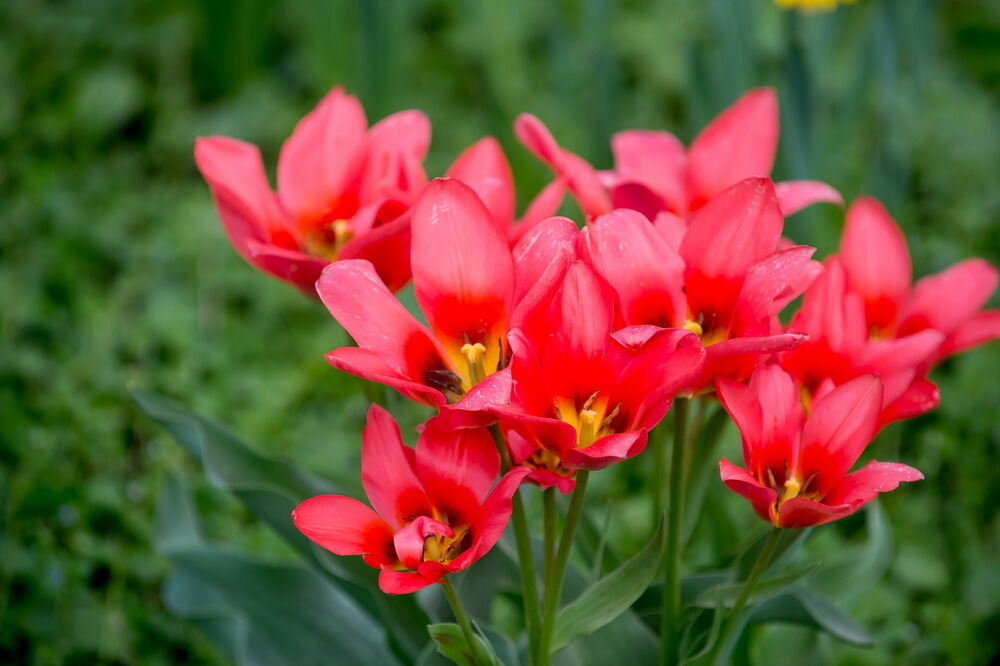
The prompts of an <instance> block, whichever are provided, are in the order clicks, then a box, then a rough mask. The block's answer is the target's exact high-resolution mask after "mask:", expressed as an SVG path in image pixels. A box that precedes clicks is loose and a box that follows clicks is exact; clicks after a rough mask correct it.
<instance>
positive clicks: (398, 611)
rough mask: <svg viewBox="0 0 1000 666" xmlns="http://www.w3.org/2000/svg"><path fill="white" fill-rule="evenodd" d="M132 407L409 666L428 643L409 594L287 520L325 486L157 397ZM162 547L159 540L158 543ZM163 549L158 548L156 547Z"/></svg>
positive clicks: (139, 396) (140, 394)
mask: <svg viewBox="0 0 1000 666" xmlns="http://www.w3.org/2000/svg"><path fill="white" fill-rule="evenodd" d="M132 397H133V399H134V400H135V402H136V404H137V405H138V406H139V408H140V409H142V410H143V411H144V412H145V413H146V414H148V415H149V417H150V418H152V419H153V420H154V421H156V422H157V423H159V424H160V425H162V426H163V427H164V428H166V430H167V431H168V432H169V433H170V434H171V435H172V436H173V437H174V439H175V440H177V442H178V443H180V444H181V446H183V447H184V449H185V450H187V451H188V453H190V454H191V455H192V457H194V458H195V459H196V460H198V461H199V462H200V463H201V464H202V466H203V467H204V469H205V473H206V476H207V477H208V478H209V480H210V481H211V482H212V483H213V485H215V486H217V487H219V488H221V489H223V490H226V491H229V492H231V493H232V494H233V495H234V496H235V497H237V498H238V499H239V500H240V501H241V502H242V503H243V504H244V505H245V506H246V507H247V508H248V509H249V510H250V511H251V512H252V513H253V514H254V515H255V516H256V517H257V518H259V519H261V520H262V521H264V522H265V523H266V524H267V525H268V526H270V527H271V528H272V529H273V530H274V531H275V532H276V533H277V534H278V535H279V536H280V537H281V538H282V539H284V540H285V541H286V542H288V544H289V545H291V546H292V548H293V549H294V550H295V551H296V552H297V553H298V554H299V555H300V556H302V558H303V560H304V561H305V562H306V563H307V564H309V565H311V566H312V567H314V568H315V569H316V570H317V571H318V572H321V573H323V574H325V575H326V576H327V577H328V578H327V579H328V580H329V581H331V582H333V583H334V584H336V585H337V586H338V588H339V589H341V590H342V591H343V592H344V593H346V594H348V595H349V596H350V597H351V598H352V599H353V600H354V602H355V603H357V604H359V605H360V606H361V607H362V608H364V609H365V610H366V611H367V612H368V613H369V614H371V615H373V616H377V617H380V618H381V624H382V626H384V627H385V628H386V630H387V631H388V632H389V635H390V638H391V641H392V643H393V645H394V646H395V648H396V649H397V651H398V652H399V653H400V655H401V656H404V657H405V658H406V659H407V660H409V661H412V660H413V659H415V658H416V656H417V655H418V654H419V653H420V651H421V650H422V649H423V647H424V645H426V644H427V633H426V626H427V624H428V622H429V620H428V617H427V614H426V613H425V612H424V611H423V610H422V609H421V608H420V606H419V605H418V604H417V602H416V600H415V599H414V598H413V597H412V596H411V595H399V596H389V595H385V594H382V593H381V592H379V591H378V589H377V584H376V579H377V575H378V572H377V571H376V570H375V569H373V568H371V567H369V566H367V565H365V564H364V563H363V562H362V561H361V559H360V558H357V557H337V556H335V555H333V554H331V553H329V552H327V551H325V550H323V549H321V548H318V547H316V546H315V544H313V543H312V542H311V541H309V540H308V539H306V538H305V537H304V536H303V535H302V534H301V533H300V532H299V531H298V530H297V529H295V526H294V525H293V524H292V521H291V519H290V518H289V516H290V514H291V511H292V509H293V508H295V506H296V504H298V503H299V502H301V501H302V500H304V499H306V498H308V497H311V496H313V495H318V494H323V493H330V492H335V491H336V488H335V487H334V486H333V485H332V484H330V483H329V482H327V481H325V480H322V479H319V478H318V477H315V476H313V475H311V474H309V473H307V472H305V471H304V470H301V469H299V468H298V467H296V466H295V465H293V464H291V463H289V462H286V461H282V460H276V459H274V458H270V457H267V456H264V455H262V454H260V453H257V452H256V451H254V450H253V449H251V448H250V447H249V446H247V445H246V444H244V443H243V442H241V441H240V440H239V439H238V438H237V437H236V436H235V435H234V434H233V433H232V432H230V431H229V430H227V429H226V428H224V427H222V426H220V425H218V424H215V423H213V422H211V421H209V420H207V419H204V418H202V417H200V416H198V415H196V414H194V413H192V412H190V411H189V410H187V409H185V408H184V407H182V406H180V405H178V404H177V403H174V402H173V401H170V400H167V399H166V398H163V397H161V396H158V395H155V394H153V393H149V392H146V391H142V390H134V391H132ZM158 544H162V540H158ZM161 549H162V547H161Z"/></svg>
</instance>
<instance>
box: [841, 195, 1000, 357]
mask: <svg viewBox="0 0 1000 666" xmlns="http://www.w3.org/2000/svg"><path fill="white" fill-rule="evenodd" d="M840 257H841V262H842V263H843V266H844V273H845V276H846V278H847V286H848V289H850V290H851V291H852V292H854V293H856V294H858V295H859V296H860V298H861V300H862V302H863V303H864V316H865V323H866V330H867V331H869V332H870V334H871V336H872V337H873V338H902V337H905V336H908V335H912V334H914V333H918V332H921V331H928V330H930V331H939V332H940V333H941V334H942V335H943V338H942V340H941V344H940V346H939V347H938V348H937V349H936V350H935V352H934V354H933V355H932V358H931V359H930V361H931V362H937V361H939V360H941V359H943V358H945V357H947V356H950V355H952V354H955V353H958V352H960V351H963V350H965V349H968V348H970V347H973V346H975V345H978V344H982V343H984V342H988V341H990V340H993V339H995V338H997V337H1000V310H982V309H981V308H982V307H983V305H985V304H986V302H987V301H988V300H989V298H990V295H992V293H993V292H994V291H995V290H996V287H997V279H998V276H997V270H996V269H995V268H994V267H992V266H990V265H989V264H988V263H987V262H985V261H983V260H982V259H967V260H965V261H963V262H961V263H958V264H955V265H954V266H952V267H950V268H948V269H945V270H944V271H942V272H940V273H937V274H935V275H930V276H928V277H925V278H923V279H922V280H919V281H918V282H917V283H916V285H913V286H911V284H910V282H911V274H912V269H911V266H910V252H909V249H908V248H907V246H906V239H905V237H904V236H903V232H902V231H901V230H900V228H899V226H898V225H897V224H896V222H895V221H894V220H893V219H892V217H891V216H890V215H889V213H888V211H886V209H885V207H883V206H882V204H881V203H879V202H878V201H877V200H875V199H872V198H870V197H861V198H859V199H858V200H856V201H855V202H854V203H853V204H851V207H850V209H849V210H848V211H847V222H846V224H845V226H844V235H843V238H842V240H841V244H840Z"/></svg>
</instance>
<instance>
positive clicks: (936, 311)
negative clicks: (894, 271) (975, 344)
mask: <svg viewBox="0 0 1000 666" xmlns="http://www.w3.org/2000/svg"><path fill="white" fill-rule="evenodd" d="M997 279H998V275H997V270H996V269H995V268H994V267H993V266H991V265H990V264H989V263H987V262H985V261H983V260H982V259H967V260H965V261H962V262H960V263H957V264H955V265H954V266H951V267H950V268H947V269H945V270H943V271H941V272H940V273H936V274H934V275H929V276H927V277H925V278H923V279H921V280H919V281H918V282H917V284H916V285H915V286H914V287H913V292H912V293H911V294H910V297H909V300H908V301H907V303H906V306H905V308H904V313H903V321H902V322H901V323H900V326H899V330H898V332H897V335H906V334H907V333H912V332H914V331H919V330H922V329H924V328H934V329H937V330H939V331H944V332H945V333H953V332H959V331H961V329H962V327H963V325H964V324H965V322H966V321H967V320H969V319H970V318H971V317H972V316H973V315H975V313H976V311H977V310H979V308H981V307H982V306H983V305H985V304H986V302H987V301H988V300H989V298H990V296H991V295H992V294H993V292H994V291H995V290H996V288H997Z"/></svg>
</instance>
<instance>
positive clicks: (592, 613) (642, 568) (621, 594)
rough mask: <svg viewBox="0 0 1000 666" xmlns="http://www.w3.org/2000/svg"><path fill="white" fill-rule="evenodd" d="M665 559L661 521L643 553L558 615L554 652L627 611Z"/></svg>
mask: <svg viewBox="0 0 1000 666" xmlns="http://www.w3.org/2000/svg"><path fill="white" fill-rule="evenodd" d="M662 555H663V519H662V517H661V519H660V523H659V525H658V526H657V528H656V532H655V533H654V534H653V538H652V539H650V541H649V543H648V544H646V546H645V547H643V549H642V550H640V551H639V552H638V553H636V554H635V555H633V556H632V557H631V558H629V559H628V560H627V561H626V562H625V563H624V564H622V565H621V566H620V567H618V568H617V569H615V570H614V571H612V572H611V573H609V574H608V575H607V576H604V577H603V578H601V579H600V580H598V581H597V582H596V583H594V584H593V585H591V586H590V587H588V588H587V589H586V590H584V591H583V593H582V594H581V595H580V596H579V597H577V599H576V600H574V601H573V602H572V603H570V604H569V605H567V606H566V607H564V608H563V609H562V610H560V611H559V614H558V616H557V617H556V626H555V631H554V632H553V637H552V649H553V651H555V650H558V649H560V648H562V647H564V646H565V645H566V644H568V643H569V642H570V641H571V640H573V638H575V637H576V636H579V635H580V634H589V633H591V632H593V631H595V630H597V629H600V628H601V627H603V626H604V625H606V624H608V623H609V622H611V621H612V620H614V619H615V618H617V617H618V616H619V615H621V614H622V613H624V612H625V611H626V610H628V609H629V607H631V606H632V604H633V603H634V602H635V600H636V599H638V598H639V597H640V595H642V593H643V592H645V590H646V588H647V587H649V584H650V583H651V582H652V581H653V578H654V577H655V576H656V574H657V572H658V571H659V563H660V559H661V557H662Z"/></svg>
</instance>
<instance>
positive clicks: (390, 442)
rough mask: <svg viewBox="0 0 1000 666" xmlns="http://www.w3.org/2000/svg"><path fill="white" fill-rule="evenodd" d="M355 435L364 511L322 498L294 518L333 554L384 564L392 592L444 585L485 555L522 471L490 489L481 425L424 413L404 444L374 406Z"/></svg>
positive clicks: (384, 580)
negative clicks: (455, 425)
mask: <svg viewBox="0 0 1000 666" xmlns="http://www.w3.org/2000/svg"><path fill="white" fill-rule="evenodd" d="M362 441H363V444H362V449H361V481H362V483H363V485H364V488H365V493H366V494H367V495H368V500H369V502H370V503H371V508H370V507H369V506H368V505H366V504H363V503H361V502H359V501H358V500H356V499H354V498H351V497H344V496H342V495H320V496H318V497H313V498H311V499H307V500H306V501H304V502H302V503H301V504H299V505H298V506H297V507H296V508H295V510H294V511H293V512H292V521H293V522H294V523H295V526H296V527H297V528H298V529H299V530H300V531H301V532H302V533H303V534H304V535H306V536H307V537H308V538H309V539H311V540H312V541H314V542H316V543H317V544H318V545H320V546H322V547H323V548H326V549H327V550H329V551H332V552H334V553H336V554H337V555H363V556H364V560H365V563H366V564H368V565H370V566H372V567H375V568H376V569H380V570H381V573H380V574H379V587H380V588H381V589H382V591H383V592H387V593H389V594H405V593H407V592H415V591H417V590H419V589H421V588H424V587H427V586H428V585H432V584H434V583H438V582H441V580H442V578H443V577H444V576H445V575H447V574H450V573H456V572H459V571H462V570H464V569H467V568H469V567H470V566H471V565H472V564H473V563H474V562H475V561H476V560H478V559H479V558H481V557H482V556H483V555H485V554H486V553H487V552H489V550H490V549H491V548H492V547H493V545H494V544H495V543H496V542H497V540H498V539H499V538H500V535H501V534H503V531H504V528H505V527H506V526H507V521H508V519H509V518H510V513H511V497H512V496H513V494H514V493H515V492H516V491H517V487H518V485H519V484H520V483H521V480H522V479H523V478H524V476H525V475H526V474H527V473H528V470H527V469H526V468H523V467H516V468H514V469H512V470H510V471H509V472H507V473H506V474H505V475H504V476H503V478H501V479H500V481H498V482H497V483H496V485H495V486H494V481H495V480H496V478H497V474H498V473H499V470H500V457H499V455H498V454H497V451H496V448H495V447H494V444H493V439H492V437H491V436H490V434H489V433H488V432H487V431H485V430H483V429H481V428H470V429H461V430H441V429H439V428H437V427H435V424H434V421H433V420H431V421H429V422H428V423H427V424H426V427H425V428H424V430H423V432H421V434H420V440H419V441H418V442H417V448H416V450H413V449H410V448H408V447H407V446H406V445H405V444H403V440H402V438H401V437H400V433H399V427H398V426H397V425H396V422H395V421H394V420H393V419H392V416H390V415H389V413H388V412H387V411H385V410H384V409H382V408H381V407H378V406H377V405H372V407H371V408H370V409H369V410H368V425H367V426H366V427H365V430H364V433H363V435H362ZM491 489H492V490H491Z"/></svg>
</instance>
